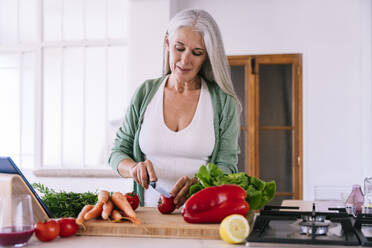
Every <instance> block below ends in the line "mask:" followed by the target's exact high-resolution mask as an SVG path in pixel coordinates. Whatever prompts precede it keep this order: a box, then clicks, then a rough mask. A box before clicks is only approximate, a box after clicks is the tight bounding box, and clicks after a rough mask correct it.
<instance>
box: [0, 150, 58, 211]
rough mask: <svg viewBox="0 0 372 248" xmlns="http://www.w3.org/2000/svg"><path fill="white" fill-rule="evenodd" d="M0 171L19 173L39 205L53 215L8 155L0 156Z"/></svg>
mask: <svg viewBox="0 0 372 248" xmlns="http://www.w3.org/2000/svg"><path fill="white" fill-rule="evenodd" d="M0 173H7V174H17V175H19V176H20V177H21V178H22V180H23V181H24V182H25V183H26V185H27V187H28V188H29V189H30V190H31V192H32V193H33V194H34V196H35V198H36V199H37V200H38V201H39V203H40V205H41V206H42V207H43V209H44V211H45V213H46V214H47V215H48V217H49V218H53V215H52V214H51V213H50V211H49V209H48V208H47V207H46V206H45V204H44V203H43V201H42V200H41V198H40V197H39V195H38V194H37V193H36V191H35V190H34V188H33V187H32V186H31V184H30V183H29V182H28V181H27V179H26V178H25V176H24V175H23V174H22V172H21V170H20V169H19V168H18V167H17V165H16V164H15V163H14V162H13V160H12V159H11V158H10V157H0Z"/></svg>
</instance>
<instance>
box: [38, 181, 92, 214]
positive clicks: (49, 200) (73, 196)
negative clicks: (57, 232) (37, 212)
mask: <svg viewBox="0 0 372 248" xmlns="http://www.w3.org/2000/svg"><path fill="white" fill-rule="evenodd" d="M32 187H34V188H35V189H36V190H37V191H39V192H40V193H41V200H42V201H43V202H44V204H45V205H46V206H47V208H48V209H49V211H50V212H51V213H52V214H53V216H54V218H62V217H74V218H76V217H77V216H78V214H79V212H80V210H81V209H82V208H83V207H84V206H85V205H92V204H95V203H96V202H97V194H96V193H92V192H87V193H74V192H65V191H60V192H57V191H55V190H53V189H50V188H48V187H45V186H44V185H43V184H40V183H33V184H32Z"/></svg>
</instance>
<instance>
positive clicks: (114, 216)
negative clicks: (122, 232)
mask: <svg viewBox="0 0 372 248" xmlns="http://www.w3.org/2000/svg"><path fill="white" fill-rule="evenodd" d="M122 218H123V216H122V215H121V213H120V212H119V210H117V209H114V210H112V213H111V219H112V220H113V221H114V222H120V220H121V219H122Z"/></svg>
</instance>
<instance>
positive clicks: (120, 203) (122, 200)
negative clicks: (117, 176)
mask: <svg viewBox="0 0 372 248" xmlns="http://www.w3.org/2000/svg"><path fill="white" fill-rule="evenodd" d="M111 200H112V202H113V203H114V204H115V206H116V207H117V208H119V209H120V210H121V211H123V212H124V214H125V215H126V216H127V217H128V218H127V219H129V220H130V221H132V222H134V223H138V224H139V223H141V221H140V219H139V218H138V217H137V215H136V213H135V212H134V210H133V208H132V206H131V205H130V203H129V202H128V200H127V198H126V197H125V195H123V194H122V193H120V192H115V193H113V194H112V195H111Z"/></svg>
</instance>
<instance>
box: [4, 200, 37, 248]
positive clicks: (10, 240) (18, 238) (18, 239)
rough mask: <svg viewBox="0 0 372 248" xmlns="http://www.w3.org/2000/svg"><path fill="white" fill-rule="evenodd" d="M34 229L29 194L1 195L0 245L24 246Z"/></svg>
mask: <svg viewBox="0 0 372 248" xmlns="http://www.w3.org/2000/svg"><path fill="white" fill-rule="evenodd" d="M34 230H35V222H34V216H33V211H32V200H31V196H30V195H15V196H12V197H9V196H1V197H0V246H14V247H22V246H25V245H27V242H28V240H29V239H30V238H31V236H32V233H33V232H34Z"/></svg>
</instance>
